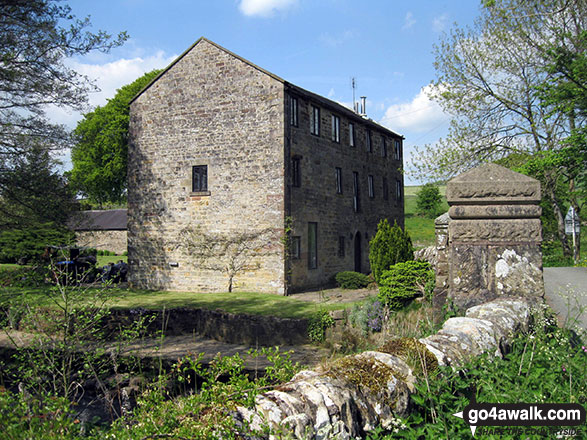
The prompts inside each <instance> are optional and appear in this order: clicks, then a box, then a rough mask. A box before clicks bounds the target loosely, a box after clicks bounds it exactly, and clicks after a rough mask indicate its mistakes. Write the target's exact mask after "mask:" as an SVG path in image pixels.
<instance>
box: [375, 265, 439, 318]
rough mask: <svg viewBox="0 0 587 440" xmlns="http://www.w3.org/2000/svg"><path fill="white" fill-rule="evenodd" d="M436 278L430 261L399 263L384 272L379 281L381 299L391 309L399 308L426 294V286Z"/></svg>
mask: <svg viewBox="0 0 587 440" xmlns="http://www.w3.org/2000/svg"><path fill="white" fill-rule="evenodd" d="M433 279H434V272H433V271H432V270H431V267H430V263H428V262H425V261H406V262H404V263H398V264H395V265H393V266H391V267H390V268H389V270H386V271H384V272H383V274H382V276H381V282H380V283H379V295H378V297H379V299H380V300H381V302H383V303H384V304H386V305H387V306H388V307H389V308H390V309H392V310H397V309H400V308H402V307H403V306H404V305H406V303H408V302H409V301H411V300H412V299H414V298H415V297H416V296H418V294H424V293H425V289H426V286H430V285H431V283H430V281H431V280H433Z"/></svg>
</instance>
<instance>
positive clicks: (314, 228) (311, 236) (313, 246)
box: [308, 222, 318, 269]
mask: <svg viewBox="0 0 587 440" xmlns="http://www.w3.org/2000/svg"><path fill="white" fill-rule="evenodd" d="M317 267H318V223H312V222H310V223H308V269H316V268H317Z"/></svg>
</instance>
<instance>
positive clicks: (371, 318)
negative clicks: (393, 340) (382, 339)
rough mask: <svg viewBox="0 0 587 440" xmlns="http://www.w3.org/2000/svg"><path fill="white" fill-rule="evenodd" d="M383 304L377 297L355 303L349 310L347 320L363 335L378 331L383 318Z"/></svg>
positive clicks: (381, 326)
mask: <svg viewBox="0 0 587 440" xmlns="http://www.w3.org/2000/svg"><path fill="white" fill-rule="evenodd" d="M384 315H385V311H384V309H383V304H381V301H379V299H378V298H370V299H368V300H367V301H366V302H365V303H363V304H360V305H359V304H357V305H355V306H354V307H353V309H352V310H351V313H350V315H349V322H350V323H351V325H352V326H353V327H358V328H360V329H361V331H362V332H363V336H367V335H368V334H369V333H376V332H380V331H381V329H382V328H383V321H384V319H385V316H384Z"/></svg>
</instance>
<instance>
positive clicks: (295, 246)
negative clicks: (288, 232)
mask: <svg viewBox="0 0 587 440" xmlns="http://www.w3.org/2000/svg"><path fill="white" fill-rule="evenodd" d="M301 242H302V239H301V237H300V236H297V235H294V236H293V237H292V238H291V249H290V251H291V258H292V260H299V259H300V248H301Z"/></svg>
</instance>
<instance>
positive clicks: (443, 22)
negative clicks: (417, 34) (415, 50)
mask: <svg viewBox="0 0 587 440" xmlns="http://www.w3.org/2000/svg"><path fill="white" fill-rule="evenodd" d="M448 19H449V16H448V14H447V13H446V12H445V13H444V14H442V15H439V16H438V17H434V20H432V29H434V31H435V32H443V31H444V30H445V29H446V27H447V25H448Z"/></svg>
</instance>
